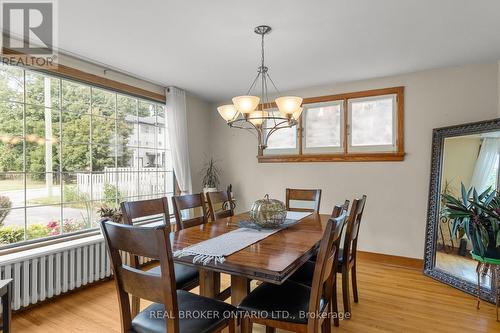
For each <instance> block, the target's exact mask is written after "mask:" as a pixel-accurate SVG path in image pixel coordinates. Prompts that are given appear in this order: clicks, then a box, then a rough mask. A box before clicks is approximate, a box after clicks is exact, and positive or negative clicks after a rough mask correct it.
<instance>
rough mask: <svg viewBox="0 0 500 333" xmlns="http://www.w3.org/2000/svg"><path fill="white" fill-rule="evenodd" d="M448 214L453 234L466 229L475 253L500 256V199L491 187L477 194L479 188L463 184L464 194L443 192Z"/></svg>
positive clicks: (492, 256) (446, 213)
mask: <svg viewBox="0 0 500 333" xmlns="http://www.w3.org/2000/svg"><path fill="white" fill-rule="evenodd" d="M442 196H443V202H444V204H445V210H444V214H445V215H446V216H447V217H448V218H450V219H451V220H452V221H453V223H452V225H453V231H452V235H457V231H458V230H460V229H463V230H464V231H465V234H466V235H467V238H468V239H469V240H470V241H471V242H472V247H473V251H474V253H476V254H478V255H480V256H482V257H488V258H495V259H500V198H499V197H498V192H497V191H495V190H491V189H490V188H488V189H487V190H485V191H484V192H482V193H477V191H476V189H475V188H473V187H472V188H470V189H469V190H466V189H465V186H464V184H462V186H461V197H460V198H455V197H453V196H452V195H449V194H443V195H442Z"/></svg>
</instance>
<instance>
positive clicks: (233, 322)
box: [227, 319, 236, 333]
mask: <svg viewBox="0 0 500 333" xmlns="http://www.w3.org/2000/svg"><path fill="white" fill-rule="evenodd" d="M227 327H228V329H229V333H235V332H236V319H229V323H228V324H227Z"/></svg>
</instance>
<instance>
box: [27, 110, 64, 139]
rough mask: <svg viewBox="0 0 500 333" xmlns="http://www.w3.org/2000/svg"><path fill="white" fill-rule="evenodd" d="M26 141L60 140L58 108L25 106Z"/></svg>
mask: <svg viewBox="0 0 500 333" xmlns="http://www.w3.org/2000/svg"><path fill="white" fill-rule="evenodd" d="M25 118H26V127H25V134H26V141H27V142H38V143H39V144H42V142H43V141H47V142H49V141H50V142H52V143H53V144H58V143H59V140H60V134H59V133H60V119H61V116H60V112H59V110H54V109H48V108H44V107H41V106H35V105H27V106H26V115H25Z"/></svg>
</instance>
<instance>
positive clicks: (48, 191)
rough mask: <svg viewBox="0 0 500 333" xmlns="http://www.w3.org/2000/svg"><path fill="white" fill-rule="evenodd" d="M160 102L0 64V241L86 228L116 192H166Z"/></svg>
mask: <svg viewBox="0 0 500 333" xmlns="http://www.w3.org/2000/svg"><path fill="white" fill-rule="evenodd" d="M167 131H168V129H167V128H166V113H165V108H164V105H161V104H158V103H156V102H152V101H149V100H144V99H139V98H136V97H133V96H129V95H123V94H119V93H116V92H113V91H110V90H106V89H102V88H99V87H95V86H91V85H87V84H82V83H79V82H75V81H70V80H66V79H62V78H59V77H54V76H48V75H46V74H43V73H41V72H36V71H29V70H25V69H22V68H19V67H11V66H6V65H2V66H0V247H8V246H13V245H18V244H23V243H26V242H28V241H37V240H42V239H46V238H49V237H62V236H66V235H68V234H74V233H76V232H82V231H85V230H90V229H93V228H96V227H97V225H96V222H97V221H98V220H99V218H100V211H101V210H102V209H103V208H104V209H105V208H117V207H118V205H119V203H120V202H121V201H123V200H141V199H148V198H155V197H161V196H171V195H172V193H173V188H174V178H173V172H172V165H171V154H170V147H169V142H168V139H167V133H168V132H167Z"/></svg>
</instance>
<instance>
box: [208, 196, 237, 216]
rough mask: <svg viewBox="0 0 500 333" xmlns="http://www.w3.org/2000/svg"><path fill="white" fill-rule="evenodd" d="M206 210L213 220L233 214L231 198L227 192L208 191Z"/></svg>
mask: <svg viewBox="0 0 500 333" xmlns="http://www.w3.org/2000/svg"><path fill="white" fill-rule="evenodd" d="M207 201H208V210H209V212H210V217H211V218H212V220H213V221H215V220H218V219H223V218H226V217H230V216H233V215H234V210H233V206H232V204H231V198H230V197H229V193H228V192H224V191H219V192H208V193H207Z"/></svg>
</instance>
